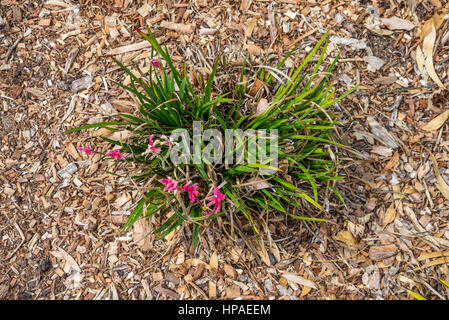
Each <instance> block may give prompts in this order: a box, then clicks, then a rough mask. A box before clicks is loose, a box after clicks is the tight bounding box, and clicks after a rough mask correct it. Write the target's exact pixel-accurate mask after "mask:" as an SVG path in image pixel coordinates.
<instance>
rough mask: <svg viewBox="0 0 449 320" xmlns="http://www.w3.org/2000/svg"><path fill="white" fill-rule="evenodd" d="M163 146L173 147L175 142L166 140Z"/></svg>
mask: <svg viewBox="0 0 449 320" xmlns="http://www.w3.org/2000/svg"><path fill="white" fill-rule="evenodd" d="M163 144H165V145H167V146H171V145H173V142H171V141H170V139H166V140H165V141H164V142H163Z"/></svg>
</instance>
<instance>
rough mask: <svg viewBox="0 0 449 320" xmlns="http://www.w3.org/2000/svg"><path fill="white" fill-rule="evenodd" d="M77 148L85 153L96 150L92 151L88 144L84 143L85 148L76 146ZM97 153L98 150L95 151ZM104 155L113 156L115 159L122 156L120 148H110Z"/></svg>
mask: <svg viewBox="0 0 449 320" xmlns="http://www.w3.org/2000/svg"><path fill="white" fill-rule="evenodd" d="M78 150H79V151H82V152H84V153H86V154H92V153H94V152H96V151H93V150H92V149H91V148H90V146H89V145H86V147H85V148H83V147H78ZM97 153H99V152H97ZM106 156H108V157H113V158H115V159H117V160H118V159H121V158H124V156H123V155H121V154H120V150H112V151H110V152H108V153H106Z"/></svg>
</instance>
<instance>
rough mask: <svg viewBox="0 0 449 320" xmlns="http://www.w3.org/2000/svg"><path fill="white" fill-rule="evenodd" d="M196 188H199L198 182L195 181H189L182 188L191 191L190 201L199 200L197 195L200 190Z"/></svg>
mask: <svg viewBox="0 0 449 320" xmlns="http://www.w3.org/2000/svg"><path fill="white" fill-rule="evenodd" d="M196 189H198V183H194V184H192V185H190V182H187V183H186V184H185V185H184V186H183V187H182V188H181V190H182V191H185V192H188V193H189V199H190V202H195V201H198V202H199V200H198V197H197V195H198V194H199V191H197V190H196Z"/></svg>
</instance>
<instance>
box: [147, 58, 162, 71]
mask: <svg viewBox="0 0 449 320" xmlns="http://www.w3.org/2000/svg"><path fill="white" fill-rule="evenodd" d="M150 64H151V65H152V66H153V67H155V68H158V69H161V70H162V66H161V62H160V61H159V60H158V59H151V60H150Z"/></svg>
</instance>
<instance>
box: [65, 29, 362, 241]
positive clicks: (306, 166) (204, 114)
mask: <svg viewBox="0 0 449 320" xmlns="http://www.w3.org/2000/svg"><path fill="white" fill-rule="evenodd" d="M139 33H140V34H141V35H142V37H144V38H145V39H146V40H147V41H149V42H150V44H151V46H152V48H153V54H152V56H151V58H154V57H157V59H156V58H155V59H151V63H150V66H149V71H148V78H147V79H144V78H142V77H139V76H136V75H135V74H133V72H131V71H130V70H129V69H128V68H127V67H126V66H124V65H123V64H122V63H120V62H119V61H117V60H115V62H116V63H117V64H118V65H119V66H120V67H121V69H123V71H124V72H126V73H127V74H128V75H129V77H130V85H128V86H125V85H122V84H120V83H118V85H119V86H121V87H123V88H124V89H125V90H128V91H129V92H131V93H132V94H133V95H135V97H137V99H138V100H139V102H140V106H138V108H136V110H135V112H134V113H133V114H125V113H122V114H120V115H118V116H117V119H114V120H113V121H108V122H101V123H96V124H89V125H84V126H81V127H78V128H75V129H72V130H69V131H67V132H73V131H78V130H83V129H90V128H99V127H101V128H106V129H109V130H111V131H123V130H127V131H128V132H132V135H131V136H129V137H127V139H126V141H118V140H112V139H108V138H103V139H105V140H106V141H108V142H110V143H111V144H114V145H116V146H118V147H119V150H120V152H118V151H116V153H110V154H108V155H110V156H113V157H115V158H116V159H117V160H118V161H132V162H135V163H139V166H138V168H140V170H141V171H140V172H139V173H138V174H136V175H135V176H133V179H136V180H138V179H151V181H150V182H149V183H146V184H145V185H147V186H148V185H149V186H150V187H149V188H148V189H147V190H144V191H143V192H142V193H143V194H142V197H141V199H140V200H139V201H138V202H137V203H136V205H135V207H134V209H133V211H132V212H131V214H130V217H129V219H128V221H127V223H126V224H125V226H124V230H128V229H129V228H130V227H131V226H132V225H133V223H134V222H135V221H136V220H137V219H138V218H139V217H140V216H142V215H144V216H145V217H146V218H149V217H151V216H152V215H153V214H167V215H166V217H167V218H166V220H165V222H164V223H162V225H161V226H160V227H159V228H158V229H157V230H155V232H156V233H159V235H160V237H164V236H166V235H167V234H169V233H170V232H171V231H173V230H174V229H176V228H177V227H178V226H180V225H181V224H182V223H183V222H185V221H187V222H190V223H192V225H193V229H192V232H193V233H192V234H193V244H194V246H196V244H197V242H198V237H199V231H200V227H201V225H202V222H203V220H205V219H213V218H215V217H217V216H218V215H223V214H225V215H227V216H228V217H230V216H231V215H232V218H233V219H242V218H244V219H246V220H247V222H249V223H246V225H248V226H251V228H252V229H253V230H254V232H255V233H258V232H259V231H258V227H257V223H255V217H256V216H258V214H260V213H261V212H272V211H276V212H282V213H285V214H287V215H289V216H291V217H294V218H298V219H306V220H314V221H326V220H325V219H320V218H316V217H310V214H308V215H309V216H308V217H306V216H304V214H301V215H298V214H297V212H305V211H307V212H311V211H313V210H303V209H304V208H305V209H311V208H312V207H313V208H316V209H317V210H315V212H319V211H320V210H323V208H322V205H320V203H322V200H323V197H321V196H320V195H322V194H323V193H324V192H326V190H331V191H332V192H334V193H335V194H336V195H337V196H338V197H339V198H341V196H340V195H339V194H338V192H337V190H336V188H335V181H336V180H339V179H341V177H340V176H338V174H337V170H336V164H337V163H336V161H335V158H332V157H330V154H329V152H330V151H329V150H330V147H334V146H338V145H339V143H338V142H336V141H335V138H334V137H333V136H332V130H333V128H334V127H335V125H336V124H337V116H336V115H335V114H334V113H333V112H332V111H331V110H330V109H329V107H331V106H332V105H334V104H335V103H337V102H338V101H340V100H341V99H343V98H344V97H345V96H347V95H348V94H349V93H351V92H352V91H353V90H354V89H355V88H353V89H351V90H349V91H348V92H346V93H344V94H343V95H341V96H339V97H335V89H334V88H333V83H332V82H331V80H330V78H331V72H332V70H333V68H334V67H335V64H336V62H337V60H338V56H337V57H336V58H335V59H334V60H333V61H332V62H331V63H330V64H329V65H328V66H327V68H325V69H324V71H323V68H320V67H321V65H322V64H323V61H324V57H325V53H326V48H327V45H328V41H327V34H326V35H324V36H323V37H322V38H321V39H320V40H319V41H318V43H317V44H316V46H315V47H314V48H313V49H312V50H311V51H310V52H309V53H308V55H307V56H306V57H305V59H304V61H303V62H302V64H301V65H300V66H298V67H297V68H290V69H288V68H286V67H285V66H284V63H285V61H286V59H287V58H288V57H289V56H290V55H292V54H294V53H295V52H296V50H295V49H294V50H292V51H291V52H290V53H289V54H288V55H287V56H286V57H285V58H284V59H283V60H282V61H280V62H279V64H278V65H277V66H274V67H270V66H251V65H250V62H249V60H248V59H246V60H245V63H244V65H243V67H242V68H241V72H240V77H239V79H235V80H236V81H234V86H232V87H231V86H228V87H229V88H232V90H228V92H218V93H216V91H217V85H216V82H215V81H214V78H215V75H216V73H217V70H222V69H226V68H225V67H227V65H226V61H225V59H217V60H216V61H215V63H214V65H213V68H212V70H210V74H209V75H208V79H207V81H206V80H204V82H203V83H202V84H200V85H195V86H194V85H193V83H192V80H191V79H190V77H189V73H188V72H187V68H186V66H184V67H183V68H182V69H181V70H178V69H177V68H176V67H175V65H174V63H173V61H172V59H171V57H170V54H169V52H168V50H167V49H166V48H162V47H161V46H160V44H159V43H158V42H157V40H156V38H155V36H154V35H153V34H152V33H151V31H149V30H148V33H143V32H140V31H139ZM155 54H156V55H155ZM159 59H160V60H159ZM161 60H162V61H164V62H162V61H161ZM256 82H258V83H259V84H262V87H263V88H262V89H261V90H259V91H260V92H259V93H258V95H256V98H255V97H254V96H251V95H249V94H248V92H249V90H250V89H251V87H252V86H254V85H255V83H256ZM261 99H265V100H264V101H266V104H265V106H263V107H261V108H258V110H256V107H255V106H257V105H258V104H259V105H260V103H261ZM194 121H202V122H201V125H202V130H207V129H218V130H220V131H221V132H225V130H226V129H234V130H237V129H241V130H243V131H245V130H248V129H254V130H262V129H264V130H274V129H275V130H277V132H278V145H279V149H278V152H277V158H278V163H279V168H278V169H277V168H271V167H270V165H269V164H267V163H268V162H266V163H256V164H254V163H247V164H245V163H240V164H235V165H231V166H225V165H223V164H220V165H218V164H217V165H213V164H211V163H210V162H208V161H202V162H201V163H196V164H194V163H189V164H178V165H173V164H172V163H170V161H169V160H168V159H167V155H168V154H169V152H170V151H171V150H172V148H173V147H174V146H176V145H177V144H179V143H180V142H179V141H170V140H169V136H170V134H171V133H172V132H173V131H174V130H176V129H186V130H187V131H188V132H189V133H190V136H192V131H193V123H194ZM223 136H224V134H223ZM247 142H248V141H240V145H245V143H247ZM250 143H253V142H252V141H250ZM200 145H201V147H202V148H204V147H205V146H206V142H205V141H202V142H200ZM267 148H269V146H267ZM244 150H245V151H244V152H245V156H246V155H247V152H248V148H245V149H244ZM83 151H85V150H84V149H83ZM88 151H90V152H91V150H88ZM267 151H269V150H267ZM85 152H86V151H85ZM268 153H269V152H267V154H268ZM122 154H123V155H124V156H123V158H121V157H122ZM118 155H120V156H118ZM261 168H262V169H263V168H265V169H267V168H271V169H274V170H275V173H274V174H272V175H264V176H261V175H260V173H259V170H260V169H261ZM147 182H148V181H147ZM182 185H183V186H182ZM181 186H182V187H181ZM298 209H299V210H298Z"/></svg>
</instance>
